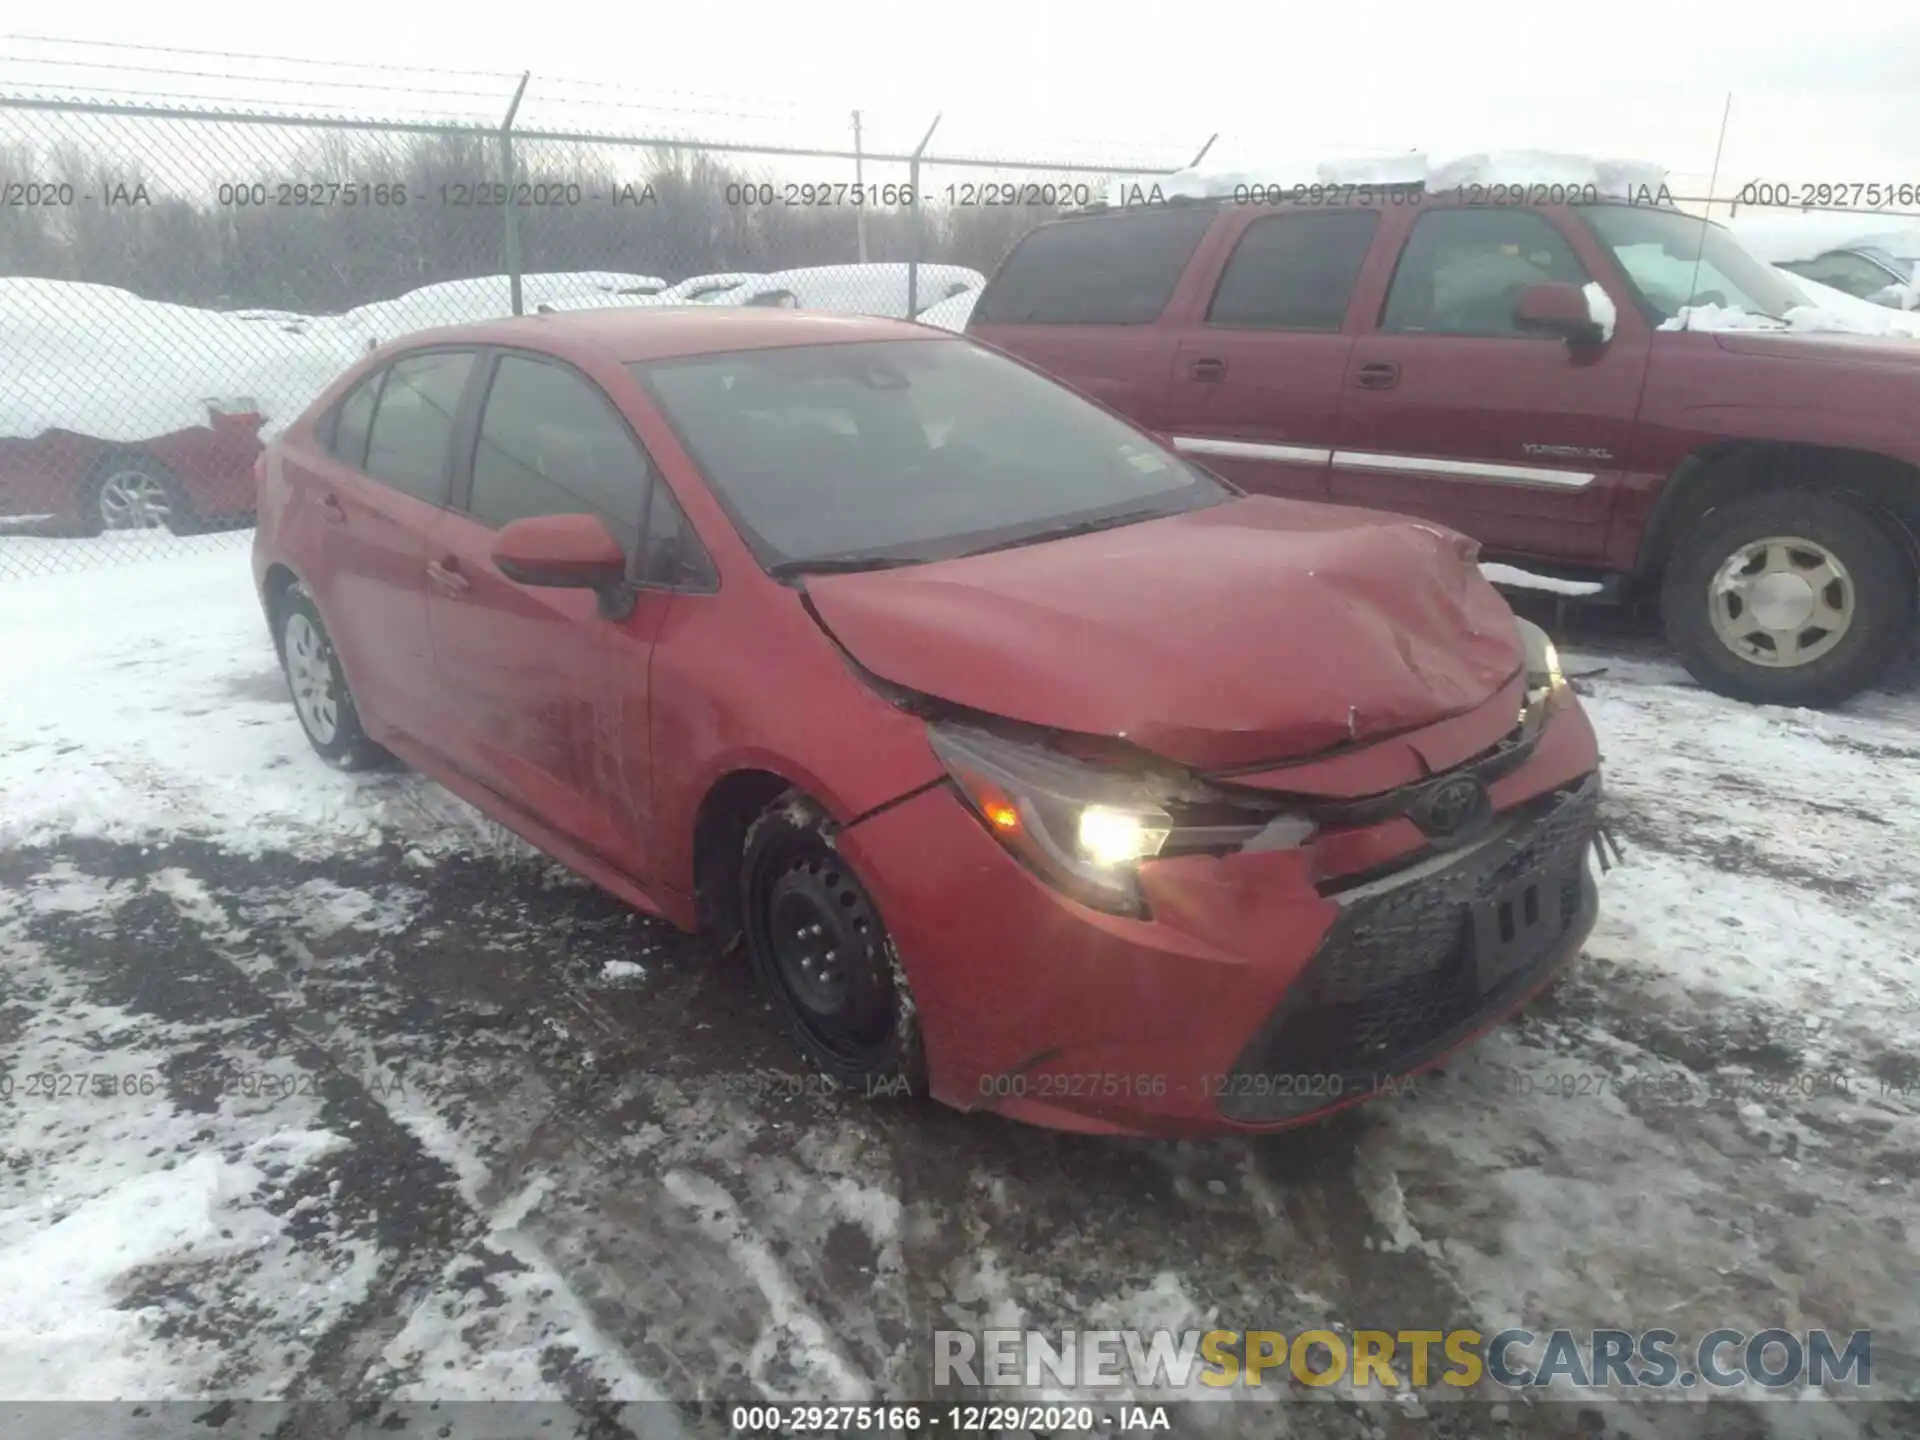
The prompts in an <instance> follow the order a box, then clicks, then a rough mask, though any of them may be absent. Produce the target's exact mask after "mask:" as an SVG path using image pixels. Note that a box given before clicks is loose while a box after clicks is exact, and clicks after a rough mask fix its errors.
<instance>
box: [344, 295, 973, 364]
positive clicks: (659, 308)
mask: <svg viewBox="0 0 1920 1440" xmlns="http://www.w3.org/2000/svg"><path fill="white" fill-rule="evenodd" d="M943 334H945V332H942V331H934V330H929V329H928V328H927V327H926V326H924V325H915V324H913V323H912V322H910V321H906V320H889V319H886V318H884V317H882V316H877V315H844V314H838V313H830V312H824V311H817V310H814V311H808V310H774V309H763V308H758V307H755V306H746V305H741V306H734V305H727V306H716V305H635V306H632V307H630V308H629V307H624V306H616V307H612V308H609V309H604V310H562V311H555V312H553V313H551V314H544V315H522V316H518V317H516V318H511V319H505V320H486V321H480V322H476V323H472V324H467V325H453V326H446V327H443V328H440V329H435V330H423V331H419V332H416V333H414V334H410V335H406V336H404V337H400V338H399V341H398V345H403V346H407V347H412V346H417V345H421V344H426V343H431V344H435V345H450V344H469V345H524V346H527V347H529V348H532V349H537V350H547V351H551V352H553V353H555V354H565V353H566V352H568V351H569V350H572V349H575V348H576V347H581V348H591V349H594V350H598V351H600V352H601V353H602V354H603V355H611V356H612V357H613V358H614V359H616V360H621V361H631V360H677V359H681V358H684V357H686V356H691V355H714V354H720V353H722V352H725V351H729V350H776V349H783V348H785V347H788V346H793V345H834V344H847V343H851V342H854V341H860V340H927V339H937V338H940V337H941V336H942V335H943ZM946 338H948V339H955V338H958V337H956V336H952V335H947V336H946ZM382 348H383V349H391V348H398V346H394V347H382Z"/></svg>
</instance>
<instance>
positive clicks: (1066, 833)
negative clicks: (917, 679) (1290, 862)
mask: <svg viewBox="0 0 1920 1440" xmlns="http://www.w3.org/2000/svg"><path fill="white" fill-rule="evenodd" d="M927 739H928V741H929V742H930V743H931V744H932V746H933V751H934V754H936V755H938V756H939V757H940V763H941V764H943V765H945V766H946V767H947V773H948V774H949V775H951V776H952V777H953V782H954V784H955V785H956V786H958V787H959V790H960V793H961V795H962V796H964V797H965V798H966V802H967V804H968V805H969V806H970V807H971V808H972V810H973V812H974V814H976V815H977V816H979V817H980V822H981V823H982V824H983V825H985V826H986V827H987V831H988V833H989V834H991V835H992V836H993V837H994V839H996V840H998V841H999V842H1000V843H1001V844H1002V845H1004V846H1006V847H1007V849H1008V850H1010V851H1012V852H1013V854H1014V855H1015V856H1016V857H1018V858H1019V859H1020V860H1021V861H1022V862H1023V863H1024V864H1025V865H1026V866H1027V867H1028V868H1029V869H1031V870H1033V871H1034V872H1035V873H1036V874H1038V875H1039V876H1040V877H1041V878H1042V879H1044V880H1046V881H1047V882H1048V883H1049V884H1051V885H1053V886H1054V887H1055V888H1056V889H1059V890H1063V891H1065V892H1066V893H1067V894H1069V895H1071V896H1073V897H1074V898H1075V899H1076V900H1080V901H1083V902H1085V903H1086V904H1088V905H1096V906H1098V907H1099V908H1101V909H1102V910H1111V911H1114V912H1116V913H1118V914H1122V915H1140V914H1144V913H1145V906H1144V904H1143V903H1142V901H1141V898H1140V886H1139V876H1140V866H1141V863H1142V862H1144V861H1147V860H1151V859H1153V858H1154V857H1155V856H1156V855H1174V854H1188V855H1191V854H1196V853H1206V854H1215V855H1221V854H1231V853H1234V852H1236V851H1261V850H1281V849H1292V848H1294V847H1296V846H1299V845H1303V844H1305V843H1306V842H1307V840H1309V839H1310V838H1312V836H1313V834H1314V830H1315V825H1314V822H1313V821H1312V820H1311V819H1309V818H1308V817H1306V816H1305V815H1302V814H1300V813H1299V812H1298V811H1297V810H1295V809H1293V808H1290V807H1288V806H1285V805H1283V804H1279V803H1277V802H1275V801H1272V800H1269V799H1267V798H1265V797H1263V796H1257V795H1250V794H1239V795H1232V794H1228V793H1226V792H1223V791H1221V790H1219V789H1217V788H1216V787H1214V786H1211V785H1208V784H1206V783H1205V782H1203V781H1201V780H1199V779H1197V778H1195V777H1192V776H1183V775H1181V774H1179V773H1178V772H1162V773H1157V774H1156V773H1150V772H1148V771H1145V770H1116V769H1111V768H1105V767H1102V766H1098V765H1093V764H1089V763H1087V762H1085V761H1082V760H1076V759H1074V758H1073V757H1072V756H1069V755H1063V754H1061V753H1060V752H1058V751H1057V750H1050V749H1048V748H1047V746H1046V745H1045V744H1044V743H1041V742H1031V743H1028V742H1022V741H1020V740H1015V739H1011V738H1009V737H1008V736H1006V735H1003V734H1000V733H997V732H995V731H992V730H984V729H981V728H980V727H979V726H977V725H961V724H950V723H944V722H943V723H939V724H934V725H929V726H928V727H927Z"/></svg>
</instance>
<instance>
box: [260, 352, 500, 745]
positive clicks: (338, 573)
mask: <svg viewBox="0 0 1920 1440" xmlns="http://www.w3.org/2000/svg"><path fill="white" fill-rule="evenodd" d="M473 366H474V352H473V351H472V350H471V349H438V350H429V351H422V352H415V353H413V354H409V355H406V356H403V357H401V358H400V359H398V360H395V361H394V362H393V363H392V364H391V365H388V366H386V367H384V368H383V369H380V370H376V371H374V372H373V373H372V374H371V375H369V376H368V377H367V378H366V379H364V380H362V381H361V382H360V383H359V384H358V385H357V386H355V387H354V388H353V389H352V390H350V391H348V392H347V394H346V395H345V396H343V397H342V399H341V401H340V403H339V405H338V406H337V407H336V408H335V409H334V410H333V411H332V412H331V413H330V415H329V416H328V418H327V419H326V421H325V422H323V424H322V426H321V427H320V437H319V438H320V440H321V446H322V448H321V449H320V450H319V451H318V452H317V453H316V452H312V451H309V452H305V453H304V454H302V455H301V456H300V457H299V460H298V462H297V463H298V464H300V465H301V467H302V468H305V469H307V470H308V472H309V473H308V474H307V475H306V476H304V477H299V476H296V477H295V482H296V486H297V487H298V488H299V489H300V490H301V491H302V492H303V503H304V504H311V505H312V506H314V507H315V509H316V510H317V513H318V515H319V517H320V523H319V524H318V525H317V526H314V527H312V528H310V529H309V531H308V533H309V534H311V535H314V536H315V537H317V538H316V539H315V541H314V548H315V549H316V550H317V554H315V555H313V556H312V557H310V558H309V559H308V560H307V562H306V564H305V565H304V567H303V569H304V573H305V579H306V580H307V583H308V586H309V588H310V589H311V590H312V591H313V594H314V600H315V603H316V604H317V605H318V606H319V607H320V613H321V615H322V617H323V618H324V619H325V620H326V622H327V629H328V631H329V633H330V634H331V635H332V638H333V643H334V648H335V650H336V651H337V652H338V654H339V656H340V663H341V665H342V666H343V667H344V668H345V670H346V673H347V683H348V684H349V685H351V686H352V687H353V692H354V695H355V696H356V697H357V698H358V699H359V701H360V703H361V705H362V706H363V707H364V708H365V709H367V710H368V711H369V712H371V714H372V715H373V717H374V718H375V720H376V722H384V723H385V724H387V725H392V726H395V727H397V728H399V729H400V730H402V731H405V732H406V733H407V734H408V735H409V736H410V737H412V738H414V739H416V740H420V741H430V739H431V735H432V732H433V730H434V722H433V716H434V712H435V708H436V705H435V699H434V695H433V682H432V659H433V655H432V647H431V646H430V644H429V642H428V638H427V589H426V565H427V532H428V531H429V530H430V529H432V528H433V526H434V524H435V523H436V522H437V521H438V520H439V518H440V516H441V514H442V513H443V509H442V507H444V506H445V505H446V504H447V502H448V498H449V495H450V493H451V483H452V482H451V475H452V455H453V448H452V444H451V442H452V439H453V432H454V417H455V416H456V415H457V414H458V413H459V410H460V405H461V400H462V397H463V395H464V393H465V390H466V387H467V383H468V380H469V379H470V378H471V376H472V373H473ZM302 480H304V482H305V483H304V484H301V481H302Z"/></svg>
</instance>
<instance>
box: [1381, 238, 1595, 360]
mask: <svg viewBox="0 0 1920 1440" xmlns="http://www.w3.org/2000/svg"><path fill="white" fill-rule="evenodd" d="M1587 279H1588V276H1587V272H1586V270H1585V269H1584V268H1583V267H1582V266H1581V264H1580V259H1579V257H1578V256H1576V255H1575V254H1574V253H1573V247H1572V246H1570V245H1568V244H1567V241H1566V237H1564V236H1563V235H1561V233H1560V232H1559V231H1558V230H1556V229H1554V228H1553V226H1552V225H1551V224H1550V223H1548V222H1547V221H1546V220H1544V219H1542V218H1541V217H1540V216H1538V215H1535V214H1533V213H1532V212H1530V211H1527V210H1515V209H1508V208H1492V207H1490V208H1487V209H1460V210H1432V211H1429V212H1428V213H1426V214H1425V215H1422V216H1421V217H1420V218H1419V220H1417V221H1416V222H1415V223H1414V227H1413V233H1412V234H1411V235H1409V236H1408V237H1407V243H1406V248H1405V249H1403V250H1402V251H1401V252H1400V262H1399V264H1397V265H1396V266H1395V267H1394V271H1393V283H1392V285H1391V286H1389V287H1388V290H1387V303H1386V307H1385V309H1384V310H1382V312H1381V316H1380V328H1381V329H1382V330H1390V331H1402V332H1413V333H1419V334H1430V335H1485V336H1502V337H1511V338H1515V339H1521V338H1524V339H1539V338H1540V337H1539V335H1538V333H1537V332H1534V331H1528V330H1523V329H1521V328H1520V326H1518V325H1516V324H1515V323H1514V319H1513V307H1514V303H1515V302H1516V301H1517V300H1519V298H1520V292H1521V291H1522V290H1524V289H1526V288H1527V286H1529V285H1540V284H1547V283H1552V282H1560V283H1564V284H1570V285H1584V284H1585V283H1586V282H1587Z"/></svg>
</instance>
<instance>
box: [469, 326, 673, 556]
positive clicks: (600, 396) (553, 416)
mask: <svg viewBox="0 0 1920 1440" xmlns="http://www.w3.org/2000/svg"><path fill="white" fill-rule="evenodd" d="M650 473H651V472H650V471H649V469H648V466H647V459H646V456H645V454H643V453H642V451H641V449H640V447H639V445H638V444H636V443H635V441H634V439H633V436H632V435H631V434H630V433H629V432H628V430H627V426H626V422H625V421H623V420H622V419H621V418H620V412H619V411H618V410H616V409H614V406H613V402H612V401H611V400H609V399H608V398H607V396H606V393H605V392H604V391H602V390H601V389H600V387H599V386H597V385H595V384H594V383H593V382H592V381H591V380H589V379H587V377H586V376H584V375H581V374H579V373H577V372H575V371H573V370H569V369H566V368H565V367H563V366H560V365H555V364H551V363H549V362H547V361H544V360H530V359H527V358H526V357H524V356H519V355H502V356H501V357H500V362H499V366H498V368H497V369H495V371H494V373H493V383H492V385H490V386H489V387H488V389H487V405H486V410H485V411H484V412H483V413H482V415H481V418H480V435H479V439H478V441H477V442H476V444H475V445H474V450H473V485H472V487H471V489H470V490H469V492H468V495H467V511H468V513H469V514H471V515H472V516H473V518H474V519H476V520H478V521H479V522H480V523H481V524H483V525H491V526H494V527H496V528H498V527H499V526H502V525H505V524H508V523H509V522H510V521H514V520H524V519H526V518H527V517H528V516H530V515H598V516H599V517H600V518H601V519H602V520H604V521H606V522H607V528H608V529H610V530H612V531H613V533H614V535H615V536H616V537H617V538H618V539H619V541H620V543H621V545H622V546H624V547H625V548H626V549H628V550H629V551H631V550H632V548H633V545H634V542H635V541H636V540H638V539H639V536H640V521H641V518H642V515H643V513H644V506H645V504H646V495H647V481H648V476H649V474H650Z"/></svg>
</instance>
